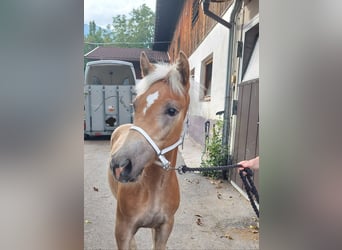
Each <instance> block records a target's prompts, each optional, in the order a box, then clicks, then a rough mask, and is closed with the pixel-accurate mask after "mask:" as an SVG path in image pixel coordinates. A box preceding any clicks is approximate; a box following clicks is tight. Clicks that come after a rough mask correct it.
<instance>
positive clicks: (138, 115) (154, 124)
mask: <svg viewBox="0 0 342 250" xmlns="http://www.w3.org/2000/svg"><path fill="white" fill-rule="evenodd" d="M140 67H141V72H142V74H143V79H142V80H141V81H140V82H139V83H138V85H137V89H136V90H137V97H136V99H135V101H134V103H133V106H134V122H133V123H134V124H133V125H134V127H131V129H130V130H129V131H128V132H127V134H126V137H125V140H124V141H123V142H122V144H121V145H120V147H118V148H117V150H116V151H115V152H112V159H111V163H110V167H111V169H112V171H113V174H114V176H115V178H116V179H118V180H119V181H122V182H128V181H135V180H136V178H137V177H138V176H139V174H140V173H141V172H142V170H143V169H144V167H145V166H147V165H149V164H152V163H153V162H155V161H156V160H163V159H161V158H160V157H159V159H158V155H157V153H156V151H158V150H157V149H156V147H157V148H159V149H161V150H162V149H165V148H167V147H169V146H170V145H176V146H177V144H175V143H176V142H177V141H178V140H179V138H180V136H181V133H182V128H183V122H184V119H185V117H186V113H187V110H188V106H189V102H190V97H189V93H188V92H189V87H190V83H189V63H188V60H187V57H186V56H185V54H184V53H183V52H180V53H179V56H178V58H177V60H176V62H175V63H174V64H172V65H159V64H151V63H150V62H149V60H148V58H147V56H146V54H145V53H144V52H143V53H142V54H141V56H140ZM134 128H135V129H134ZM144 134H145V136H144ZM146 134H147V136H146ZM146 137H149V139H147V138H146ZM148 140H150V141H152V143H151V142H148ZM153 143H154V146H153V145H152V144H153ZM114 144H115V142H114ZM155 146H156V147H155Z"/></svg>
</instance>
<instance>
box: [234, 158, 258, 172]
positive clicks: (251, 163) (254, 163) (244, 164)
mask: <svg viewBox="0 0 342 250" xmlns="http://www.w3.org/2000/svg"><path fill="white" fill-rule="evenodd" d="M238 164H239V165H241V167H239V170H243V169H244V168H250V169H252V170H258V169H259V156H257V157H255V158H253V159H250V160H246V161H240V162H239V163H238Z"/></svg>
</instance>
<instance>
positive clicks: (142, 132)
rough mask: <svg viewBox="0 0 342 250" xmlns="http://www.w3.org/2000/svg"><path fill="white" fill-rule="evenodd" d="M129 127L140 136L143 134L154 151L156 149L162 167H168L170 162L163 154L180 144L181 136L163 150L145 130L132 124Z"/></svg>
mask: <svg viewBox="0 0 342 250" xmlns="http://www.w3.org/2000/svg"><path fill="white" fill-rule="evenodd" d="M130 129H133V130H135V131H138V132H139V133H140V134H141V135H142V136H144V138H145V139H146V141H147V142H148V143H149V144H150V145H151V146H152V148H153V149H154V151H156V153H157V156H158V158H159V160H160V161H161V163H162V165H163V169H165V170H168V169H169V168H170V162H169V161H168V160H167V159H166V158H165V156H164V154H166V153H167V152H170V151H171V150H173V149H175V148H177V147H178V146H179V145H180V144H182V143H183V138H180V139H179V140H178V141H177V142H176V143H174V144H172V145H171V146H168V147H166V148H164V149H163V150H160V149H159V147H158V146H157V144H156V143H155V142H154V141H153V140H152V138H151V137H150V136H149V135H148V134H147V133H146V131H145V130H143V129H142V128H140V127H137V126H132V127H131V128H130Z"/></svg>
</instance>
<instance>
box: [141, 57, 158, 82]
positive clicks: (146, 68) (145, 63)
mask: <svg viewBox="0 0 342 250" xmlns="http://www.w3.org/2000/svg"><path fill="white" fill-rule="evenodd" d="M140 69H141V74H142V77H144V76H147V75H148V74H149V73H151V72H152V71H153V70H154V69H155V66H154V65H153V64H151V63H150V61H149V60H148V58H147V56H146V53H145V52H144V51H143V52H141V54H140Z"/></svg>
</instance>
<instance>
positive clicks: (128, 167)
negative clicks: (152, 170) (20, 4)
mask: <svg viewBox="0 0 342 250" xmlns="http://www.w3.org/2000/svg"><path fill="white" fill-rule="evenodd" d="M110 168H111V170H112V171H113V175H114V177H115V178H116V179H117V180H118V181H120V182H124V183H125V182H132V181H135V178H133V177H132V176H131V172H132V162H131V160H129V159H125V160H123V161H121V162H120V163H119V164H118V163H116V161H115V160H114V159H112V160H111V162H110Z"/></svg>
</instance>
